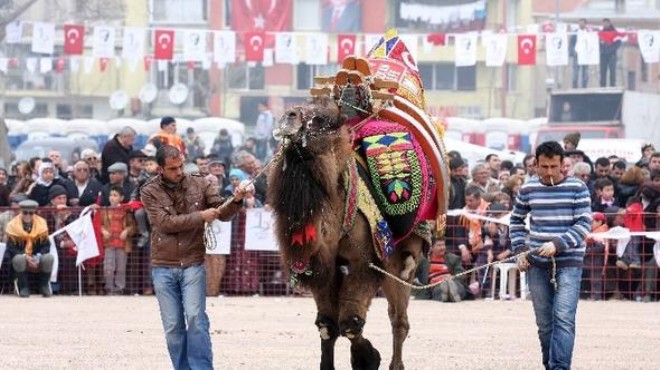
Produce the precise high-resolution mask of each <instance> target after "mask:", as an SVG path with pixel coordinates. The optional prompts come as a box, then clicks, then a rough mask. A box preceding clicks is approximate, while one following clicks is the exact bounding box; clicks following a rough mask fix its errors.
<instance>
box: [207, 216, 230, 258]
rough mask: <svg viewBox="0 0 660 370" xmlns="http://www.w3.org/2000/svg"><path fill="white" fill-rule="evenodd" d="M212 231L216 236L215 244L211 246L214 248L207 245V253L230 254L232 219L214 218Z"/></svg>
mask: <svg viewBox="0 0 660 370" xmlns="http://www.w3.org/2000/svg"><path fill="white" fill-rule="evenodd" d="M205 227H208V225H206V226H205ZM211 232H212V233H213V236H215V245H212V246H210V247H211V248H212V249H209V246H207V247H206V254H229V253H230V252H231V221H229V222H222V221H220V220H213V222H211Z"/></svg>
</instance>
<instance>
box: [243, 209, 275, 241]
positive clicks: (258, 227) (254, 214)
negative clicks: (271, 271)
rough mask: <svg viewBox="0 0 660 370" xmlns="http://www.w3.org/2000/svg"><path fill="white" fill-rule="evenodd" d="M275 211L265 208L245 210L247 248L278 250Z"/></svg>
mask: <svg viewBox="0 0 660 370" xmlns="http://www.w3.org/2000/svg"><path fill="white" fill-rule="evenodd" d="M272 216H273V212H272V211H267V210H265V209H263V208H253V209H248V210H247V211H246V212H245V250H248V251H268V252H277V251H278V248H277V241H276V240H275V232H274V230H275V228H274V226H273V222H274V219H273V217H272Z"/></svg>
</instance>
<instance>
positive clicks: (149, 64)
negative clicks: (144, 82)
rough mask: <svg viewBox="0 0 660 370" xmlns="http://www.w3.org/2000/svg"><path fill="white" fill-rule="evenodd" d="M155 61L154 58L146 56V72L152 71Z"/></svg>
mask: <svg viewBox="0 0 660 370" xmlns="http://www.w3.org/2000/svg"><path fill="white" fill-rule="evenodd" d="M153 61H154V58H152V57H150V56H145V57H144V70H145V71H150V70H151V63H152V62H153Z"/></svg>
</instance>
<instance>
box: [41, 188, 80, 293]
mask: <svg viewBox="0 0 660 370" xmlns="http://www.w3.org/2000/svg"><path fill="white" fill-rule="evenodd" d="M48 199H49V203H48V206H50V207H52V208H51V209H49V210H48V211H47V212H48V213H46V216H45V218H46V222H47V223H48V228H49V229H50V230H52V231H53V232H55V231H57V230H59V229H61V228H63V227H65V226H66V225H68V224H69V223H71V222H73V221H75V220H76V215H74V214H73V212H71V210H70V209H69V208H68V207H67V202H68V198H67V192H66V189H65V188H64V187H62V186H60V185H54V186H53V187H51V188H50V190H49V192H48ZM54 241H55V248H56V250H57V251H58V256H59V257H58V266H59V267H58V271H57V275H58V279H57V282H58V286H59V292H60V293H67V294H68V293H74V292H76V291H77V290H78V284H77V281H78V279H77V268H76V256H77V254H78V248H77V246H76V245H75V244H74V243H73V241H72V240H71V238H70V237H69V235H68V234H67V233H62V234H59V235H57V236H56V237H55V238H54Z"/></svg>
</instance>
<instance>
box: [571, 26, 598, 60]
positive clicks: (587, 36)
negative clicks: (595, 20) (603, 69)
mask: <svg viewBox="0 0 660 370" xmlns="http://www.w3.org/2000/svg"><path fill="white" fill-rule="evenodd" d="M575 53H576V54H577V62H578V65H581V66H585V65H598V64H600V42H599V41H598V34H597V33H596V32H578V33H577V39H576V42H575Z"/></svg>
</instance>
